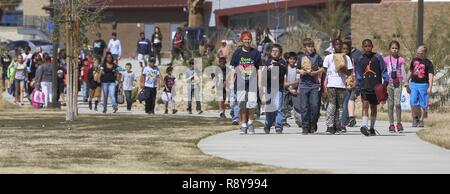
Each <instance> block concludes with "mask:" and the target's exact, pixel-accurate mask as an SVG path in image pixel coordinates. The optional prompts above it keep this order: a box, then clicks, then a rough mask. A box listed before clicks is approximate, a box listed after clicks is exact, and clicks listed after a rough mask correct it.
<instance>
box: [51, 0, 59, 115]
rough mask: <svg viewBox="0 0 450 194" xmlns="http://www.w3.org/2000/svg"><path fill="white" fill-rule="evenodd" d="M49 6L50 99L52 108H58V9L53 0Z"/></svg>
mask: <svg viewBox="0 0 450 194" xmlns="http://www.w3.org/2000/svg"><path fill="white" fill-rule="evenodd" d="M50 7H51V12H50V17H51V20H52V21H53V35H52V36H53V38H52V39H53V61H52V62H53V66H52V68H53V74H52V94H53V96H52V99H51V102H52V103H51V107H52V108H58V107H60V105H59V103H58V95H59V94H58V84H57V83H58V74H57V71H58V54H59V53H58V44H59V22H58V21H56V15H57V14H56V11H58V10H57V9H55V4H54V0H50Z"/></svg>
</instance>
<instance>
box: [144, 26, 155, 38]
mask: <svg viewBox="0 0 450 194" xmlns="http://www.w3.org/2000/svg"><path fill="white" fill-rule="evenodd" d="M154 31H155V24H154V23H146V24H144V33H145V38H148V39H149V40H151V38H152V34H153V32H154Z"/></svg>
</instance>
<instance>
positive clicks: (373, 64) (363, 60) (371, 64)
mask: <svg viewBox="0 0 450 194" xmlns="http://www.w3.org/2000/svg"><path fill="white" fill-rule="evenodd" d="M362 47H363V51H364V54H363V55H362V56H361V57H359V59H358V61H357V62H358V65H357V66H356V67H357V69H356V71H355V73H356V96H359V95H360V94H361V99H362V102H363V124H362V127H361V129H360V130H361V133H362V134H363V135H365V136H375V135H376V134H375V128H374V126H375V121H376V119H377V105H378V104H379V102H380V101H383V100H385V99H381V98H382V97H381V96H385V95H384V92H383V88H386V87H387V85H388V84H389V75H388V72H387V69H386V64H385V63H384V59H383V57H382V56H381V55H380V54H378V53H374V52H372V48H373V44H372V41H371V40H370V39H365V40H364V41H363V42H362ZM382 84H383V85H382ZM380 88H381V89H380ZM369 107H370V110H371V114H370V129H368V128H367V126H368V116H369Z"/></svg>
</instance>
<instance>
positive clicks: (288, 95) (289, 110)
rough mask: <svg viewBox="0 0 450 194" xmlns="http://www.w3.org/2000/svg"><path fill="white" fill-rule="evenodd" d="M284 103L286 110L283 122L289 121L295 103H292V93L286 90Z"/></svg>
mask: <svg viewBox="0 0 450 194" xmlns="http://www.w3.org/2000/svg"><path fill="white" fill-rule="evenodd" d="M283 98H284V104H283V111H284V119H283V122H284V123H287V118H289V117H291V116H292V114H291V113H292V110H293V109H294V107H293V103H292V94H291V93H289V92H287V91H285V92H284V97H283Z"/></svg>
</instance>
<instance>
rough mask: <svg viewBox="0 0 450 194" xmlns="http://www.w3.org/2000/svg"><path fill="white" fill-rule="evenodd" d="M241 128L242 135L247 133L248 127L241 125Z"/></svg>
mask: <svg viewBox="0 0 450 194" xmlns="http://www.w3.org/2000/svg"><path fill="white" fill-rule="evenodd" d="M239 130H240V132H239V133H240V134H241V135H243V134H247V127H242V126H241V127H239Z"/></svg>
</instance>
